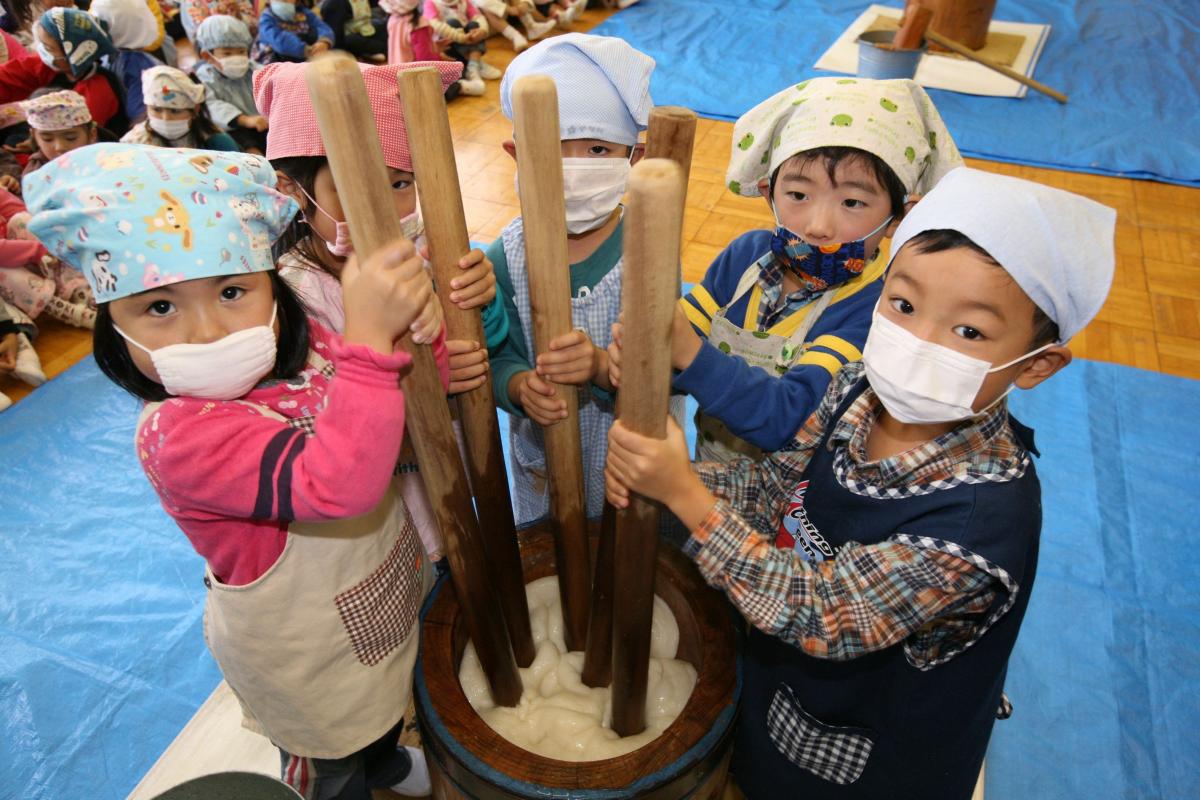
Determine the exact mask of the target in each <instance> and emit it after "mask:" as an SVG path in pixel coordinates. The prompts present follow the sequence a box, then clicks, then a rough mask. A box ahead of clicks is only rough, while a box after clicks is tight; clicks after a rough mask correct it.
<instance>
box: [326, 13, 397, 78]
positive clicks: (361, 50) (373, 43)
mask: <svg viewBox="0 0 1200 800" xmlns="http://www.w3.org/2000/svg"><path fill="white" fill-rule="evenodd" d="M321 19H322V20H324V21H325V24H327V25H328V26H329V27H330V29H331V30H332V31H333V36H334V39H333V46H334V47H336V48H337V49H339V50H345V51H346V52H348V53H350V54H351V55H352V56H354V57H355V58H357V59H359V60H360V61H366V62H369V63H372V64H380V63H383V62H384V61H386V60H387V25H386V22H387V12H385V11H384V10H383V9H381V8H380V7H379V5H378V4H377V3H372V2H371V0H322V2H321Z"/></svg>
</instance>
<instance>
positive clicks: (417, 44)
mask: <svg viewBox="0 0 1200 800" xmlns="http://www.w3.org/2000/svg"><path fill="white" fill-rule="evenodd" d="M379 7H380V8H382V9H383V10H384V11H386V12H388V14H389V16H388V58H387V63H389V64H408V63H410V62H412V61H455V59H453V58H450V57H449V56H448V55H446V48H445V46H444V45H443V46H438V45H435V44H434V42H433V28H431V27H429V23H428V22H427V21H426V20H425V18H424V17H422V16H421V0H381V2H380V4H379ZM461 92H462V81H461V80H457V81H454V83H451V84H450V85H449V86H447V87H446V91H445V92H444V96H445V98H446V102H447V103H448V102H450V101H451V100H453V99H454V98H456V97H458V95H459V94H460V93H461Z"/></svg>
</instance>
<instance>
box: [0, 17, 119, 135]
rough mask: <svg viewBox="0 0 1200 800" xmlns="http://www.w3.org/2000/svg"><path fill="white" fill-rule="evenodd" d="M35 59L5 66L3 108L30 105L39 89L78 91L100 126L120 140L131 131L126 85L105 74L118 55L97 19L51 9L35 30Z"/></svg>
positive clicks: (0, 90) (0, 87) (0, 81)
mask: <svg viewBox="0 0 1200 800" xmlns="http://www.w3.org/2000/svg"><path fill="white" fill-rule="evenodd" d="M33 44H34V49H35V50H36V51H37V55H36V56H26V57H24V58H18V59H14V60H12V61H9V62H7V63H5V64H0V103H10V102H14V101H17V100H26V99H28V98H29V97H30V95H32V94H33V92H34V91H35V90H37V89H40V88H42V87H44V86H48V87H51V88H54V89H74V90H75V91H76V92H78V93H79V94H80V95H81V96H82V97H83V99H84V100H86V101H87V104H88V108H89V109H91V112H92V119H93V120H95V121H96V124H97V125H100V126H102V127H105V128H107V129H108V130H110V131H112V132H113V134H114V135H116V136H120V135H121V134H123V133H125V131H126V130H128V128H129V117H128V116H127V115H126V113H125V109H124V102H125V101H124V97H125V90H124V88H123V86H122V85H121V81H120V80H119V79H118V78H117V76H116V75H113V74H112V73H111V72H109V71H108V70H107V69H105V68H104V66H103V65H102V63H101V61H102V59H103V58H104V56H108V55H112V54H114V53H115V52H116V48H114V47H113V45H112V41H111V40H110V39H109V38H108V35H107V34H106V33H104V31H103V30H102V29H101V28H100V25H99V24H98V23H97V22H96V20H95V19H94V18H92V17H91V16H89V15H88V14H87V13H85V12H83V11H80V10H78V9H75V8H52V9H50V10H49V11H46V12H45V13H43V14H42V16H41V17H39V18H38V21H37V24H35V25H34V26H33Z"/></svg>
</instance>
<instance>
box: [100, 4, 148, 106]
mask: <svg viewBox="0 0 1200 800" xmlns="http://www.w3.org/2000/svg"><path fill="white" fill-rule="evenodd" d="M88 13H90V14H91V15H92V16H93V17H95V18H96V19H98V20H100V22H101V23H103V24H104V25H105V26H106V30H107V33H108V37H109V38H110V39H112V43H113V47H115V48H116V49H117V50H116V53H115V54H113V55H111V56H109V60H108V68H109V69H111V70H112V71H113V73H114V74H116V76H117V77H118V78H120V79H121V85H122V86H124V87H125V113H126V114H127V115H128V116H129V122H130V124H136V123H138V122H141V121H142V120H143V119H145V117H146V106H145V103H144V102H143V100H142V93H141V91H140V90H141V88H142V73H143V72H145V71H146V70H148V69H150V68H152V67H157V66H161V65H162V63H163V62H162V61H160V60H159V59H157V58H155V57H154V56H152V55H150V54H149V53H147V52H146V51H145V50H144V49H143V48H146V47H149V46H150V45H151V44H153V43H154V42H155V41H158V40H159V39H160V36H159V32H158V21H157V20H155V18H154V14H152V13H150V7H149V6H147V5H146V0H92V4H91V6H90V7H89V8H88Z"/></svg>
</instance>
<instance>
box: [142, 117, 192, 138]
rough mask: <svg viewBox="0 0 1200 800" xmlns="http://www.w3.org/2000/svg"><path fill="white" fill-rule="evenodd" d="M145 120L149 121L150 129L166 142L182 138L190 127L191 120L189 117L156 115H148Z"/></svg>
mask: <svg viewBox="0 0 1200 800" xmlns="http://www.w3.org/2000/svg"><path fill="white" fill-rule="evenodd" d="M146 121H147V122H149V123H150V129H151V130H152V131H154V132H155V133H157V134H158V135H159V136H161V137H163V138H164V139H166V140H167V141H168V142H173V141H175V140H176V139H182V138H183V137H185V136H187V135H188V132H189V131H190V130H191V129H192V121H191V120H190V119H159V118H158V117H148V118H147V120H146Z"/></svg>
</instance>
